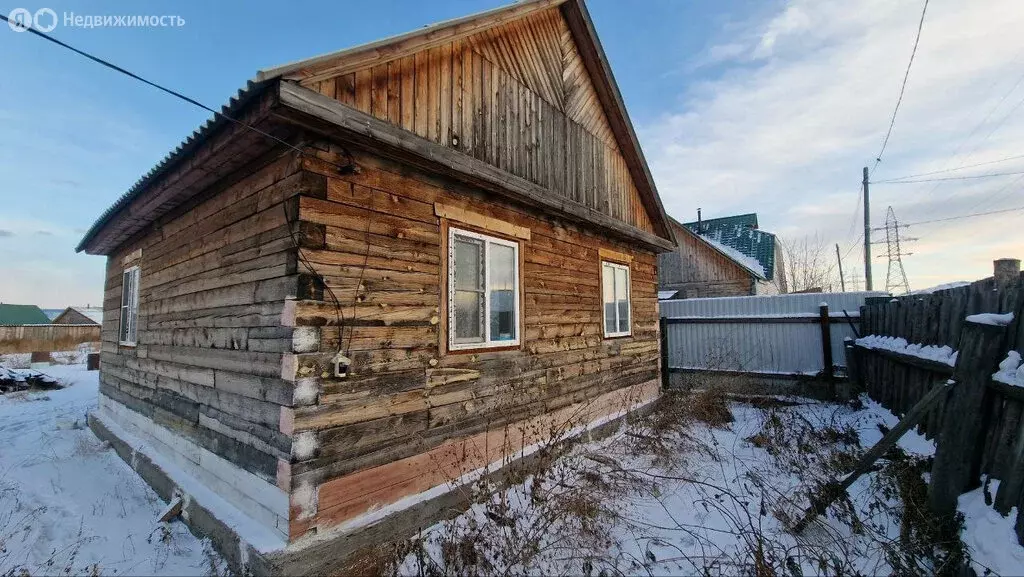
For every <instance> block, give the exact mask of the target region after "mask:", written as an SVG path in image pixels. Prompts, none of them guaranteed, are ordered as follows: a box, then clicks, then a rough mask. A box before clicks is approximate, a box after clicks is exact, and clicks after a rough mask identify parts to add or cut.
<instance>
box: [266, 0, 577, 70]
mask: <svg viewBox="0 0 1024 577" xmlns="http://www.w3.org/2000/svg"><path fill="white" fill-rule="evenodd" d="M563 2H565V0H537V1H535V2H524V3H520V4H516V5H510V6H505V7H502V8H500V9H497V10H489V11H487V12H484V13H480V14H475V15H472V16H469V17H465V18H459V19H456V20H452V21H449V22H444V23H441V24H439V25H435V26H428V27H426V28H424V29H421V30H416V31H413V32H409V33H407V34H403V35H401V36H398V37H392V38H387V39H384V40H381V41H377V42H372V43H369V44H364V45H361V46H358V47H356V48H354V49H349V50H343V51H340V52H336V53H333V54H328V55H324V56H318V57H316V58H311V59H307V60H304V61H302V62H299V63H297V64H289V65H285V66H281V67H278V68H274V69H270V70H265V71H261V72H260V77H261V78H273V77H276V76H283V77H285V78H289V79H295V80H300V81H302V82H303V83H307V84H309V83H315V82H319V81H320V80H323V79H324V78H327V77H332V76H336V75H338V74H341V73H344V72H352V71H353V70H356V69H361V68H364V67H367V66H373V65H376V64H379V63H382V62H387V61H389V60H393V59H395V58H401V57H404V56H409V55H411V54H414V53H419V52H421V51H424V50H429V49H431V48H433V47H435V46H439V45H441V44H446V43H449V42H452V41H455V40H459V39H462V38H466V37H467V36H470V35H473V34H476V33H478V32H480V31H482V30H487V29H488V28H492V27H494V26H499V25H501V24H502V23H505V22H510V21H513V20H517V19H519V18H522V17H524V16H527V15H529V14H532V13H535V12H539V11H542V10H546V9H548V8H552V7H555V6H558V5H559V4H562V3H563Z"/></svg>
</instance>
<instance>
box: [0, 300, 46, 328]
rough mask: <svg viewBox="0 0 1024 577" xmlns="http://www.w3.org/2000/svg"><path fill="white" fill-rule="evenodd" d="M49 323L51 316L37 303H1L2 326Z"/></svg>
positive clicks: (0, 316) (0, 321)
mask: <svg viewBox="0 0 1024 577" xmlns="http://www.w3.org/2000/svg"><path fill="white" fill-rule="evenodd" d="M48 324H50V317H48V316H46V313H44V312H43V309H41V308H39V307H37V306H36V305H8V304H0V326H10V325H48Z"/></svg>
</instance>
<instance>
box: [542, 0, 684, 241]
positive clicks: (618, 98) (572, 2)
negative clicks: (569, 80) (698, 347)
mask: <svg viewBox="0 0 1024 577" xmlns="http://www.w3.org/2000/svg"><path fill="white" fill-rule="evenodd" d="M561 9H562V15H563V17H565V19H566V21H567V23H569V31H570V33H571V34H572V36H573V39H574V40H575V41H576V43H577V46H579V45H580V44H581V42H585V43H586V44H588V45H589V47H590V48H592V49H593V50H594V53H595V56H596V67H597V70H596V71H591V70H589V66H588V59H587V58H585V57H584V59H583V61H584V67H585V68H588V74H589V75H590V77H591V80H592V81H594V82H601V83H603V84H604V85H605V88H606V90H607V93H608V97H609V98H610V100H611V102H608V103H604V102H602V103H601V104H602V108H604V109H605V114H608V115H609V117H618V118H617V120H618V121H619V123H620V124H621V126H622V127H623V129H624V130H625V134H624V135H623V137H624V138H623V137H619V138H620V140H625V141H626V142H627V143H628V144H629V148H630V150H631V152H632V153H633V154H634V155H635V156H636V161H637V163H638V164H639V167H638V168H639V171H640V175H639V176H640V179H642V180H643V181H644V182H646V184H647V187H648V189H649V192H650V196H651V199H650V200H651V203H652V204H653V206H650V207H647V206H645V208H647V210H648V212H649V213H653V214H650V215H649V216H651V217H652V218H651V220H652V221H655V220H657V221H658V222H654V223H653V224H654V225H655V227H656V228H659V227H660V228H661V229H662V230H663V232H664V238H665V239H667V240H669V241H671V242H672V243H675V242H676V240H675V233H674V232H673V231H672V226H671V223H670V222H669V216H668V213H667V212H666V211H665V206H664V204H663V203H662V202H661V195H660V194H659V193H658V187H657V185H656V184H655V182H654V176H653V175H652V174H651V168H650V166H649V165H648V164H647V157H646V156H645V155H644V151H643V147H641V146H640V139H639V138H637V135H636V129H635V128H634V127H633V120H632V119H631V118H630V116H629V112H628V110H627V109H626V103H625V101H624V100H623V98H622V92H621V91H620V90H619V85H618V83H617V82H616V81H615V74H614V73H613V72H612V67H611V63H610V62H608V55H607V54H606V53H605V51H604V47H603V46H602V45H601V39H600V38H599V37H598V35H597V28H596V27H595V26H594V21H593V19H592V18H591V17H590V11H589V10H587V6H586V3H585V2H584V1H583V0H567V1H566V2H565V3H564V4H563V5H562V6H561ZM574 11H575V14H574V13H573V12H574ZM574 17H578V18H579V19H580V21H581V22H580V23H581V24H582V30H581V32H582V33H583V36H584V38H580V37H579V35H578V34H577V33H576V31H575V30H574V27H573V26H572V18H574ZM598 100H599V101H601V100H603V99H602V98H601V91H598ZM612 130H613V132H614V130H615V129H614V123H613V129H612ZM645 204H646V203H645Z"/></svg>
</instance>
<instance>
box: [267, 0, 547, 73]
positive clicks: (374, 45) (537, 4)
mask: <svg viewBox="0 0 1024 577" xmlns="http://www.w3.org/2000/svg"><path fill="white" fill-rule="evenodd" d="M566 1H567V0H521V1H517V2H513V3H512V4H505V5H503V6H498V7H496V8H491V9H489V10H484V11H482V12H476V13H474V14H469V15H466V16H460V17H458V18H451V19H449V20H442V21H440V22H435V23H434V24H429V25H427V26H424V27H422V28H419V29H417V30H410V31H409V32H404V33H402V34H396V35H394V36H388V37H386V38H381V39H379V40H374V41H372V42H367V43H363V44H358V45H356V46H350V47H348V48H342V49H341V50H335V51H332V52H327V53H324V54H320V55H317V56H312V57H309V58H303V59H301V60H294V61H292V62H288V63H285V64H281V65H278V66H273V67H271V68H267V69H265V70H260V71H259V72H257V73H256V80H257V81H261V82H262V81H266V80H271V79H274V78H279V77H283V76H287V75H289V74H292V73H294V72H297V71H300V70H302V69H304V68H310V67H314V66H317V65H320V64H324V63H326V62H330V61H331V60H336V59H338V58H344V57H346V56H354V55H357V54H362V53H367V54H372V53H374V52H376V51H377V50H378V49H380V48H384V47H387V46H391V45H393V44H396V43H400V42H405V41H408V40H412V39H415V38H419V37H424V36H431V35H437V34H438V32H440V31H442V30H445V29H448V28H455V27H459V26H462V25H464V24H471V23H473V22H474V21H476V20H481V19H485V18H488V17H492V16H498V15H501V14H504V13H506V12H521V14H516V15H515V16H514V17H513V19H519V18H521V17H523V16H526V15H528V14H530V13H532V12H534V11H535V10H543V9H546V8H554V7H556V6H559V5H561V4H563V3H564V2H566ZM474 31H475V30H466V31H463V32H462V33H455V34H454V35H453V36H455V35H457V36H461V35H463V34H472V33H473V32H474ZM444 39H445V40H449V39H450V38H448V37H444ZM391 57H392V56H391V55H387V58H388V59H390V58H391Z"/></svg>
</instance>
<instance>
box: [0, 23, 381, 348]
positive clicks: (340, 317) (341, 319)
mask: <svg viewBox="0 0 1024 577" xmlns="http://www.w3.org/2000/svg"><path fill="white" fill-rule="evenodd" d="M0 19H2V20H3V21H4V22H7V23H10V19H9V18H8V17H7V16H5V15H3V14H0ZM24 31H26V32H30V33H32V34H35V35H36V36H38V37H40V38H42V39H44V40H47V41H49V42H52V43H53V44H56V45H57V46H60V47H62V48H65V49H67V50H70V51H72V52H74V53H75V54H78V55H79V56H82V57H84V58H86V59H88V60H91V61H93V62H95V63H97V64H99V65H101V66H104V67H106V68H109V69H111V70H114V71H115V72H119V73H121V74H124V75H125V76H128V77H129V78H132V79H134V80H137V81H139V82H142V83H143V84H146V85H148V86H151V87H153V88H156V89H157V90H160V91H161V92H165V93H167V94H170V95H171V96H174V97H175V98H178V99H180V100H183V101H185V102H187V103H189V104H191V105H193V106H196V107H199V108H201V109H203V110H205V111H207V112H211V113H213V115H214V116H215V117H217V118H223V119H224V120H227V121H229V122H231V123H233V124H236V125H238V126H241V127H243V128H245V129H247V130H251V131H253V132H255V133H257V134H259V135H261V136H264V137H266V138H269V139H271V140H273V141H274V142H276V143H278V144H281V145H283V146H285V147H287V148H289V149H291V150H293V151H294V152H296V153H297V154H299V155H301V156H305V157H307V158H312V159H315V160H318V161H320V162H323V163H325V164H328V165H331V166H334V167H335V168H337V169H338V170H339V171H342V172H347V171H349V170H351V168H352V166H351V164H350V165H347V166H342V165H340V164H337V163H334V162H331V161H329V160H327V159H323V158H319V157H316V156H310V155H309V153H307V152H306V151H305V150H302V149H301V148H299V147H297V146H295V145H294V144H292V143H290V142H287V141H285V140H282V139H281V138H278V137H277V136H274V135H273V134H270V133H268V132H264V131H262V130H260V129H259V128H256V127H255V126H252V125H250V124H248V123H246V122H243V121H241V120H238V119H236V118H233V117H231V116H229V115H227V114H224V113H223V112H220V111H218V110H215V109H213V108H211V107H209V106H207V105H205V104H203V103H202V102H199V101H198V100H196V99H194V98H190V97H188V96H185V95H184V94H182V93H180V92H178V91H176V90H173V89H170V88H167V87H165V86H162V85H160V84H157V83H156V82H153V81H150V80H147V79H145V78H143V77H142V76H139V75H138V74H135V73H134V72H131V71H129V70H126V69H124V68H122V67H120V66H118V65H116V64H114V63H112V62H109V61H107V60H104V59H103V58H100V57H98V56H93V55H92V54H89V53H88V52H85V51H82V50H79V49H78V48H75V47H74V46H71V45H70V44H67V43H65V42H62V41H60V40H58V39H56V38H54V37H53V36H50V35H48V34H45V33H43V32H40V31H38V30H36V29H35V28H32V27H28V28H25V29H24ZM282 208H284V214H285V219H286V220H289V218H290V216H289V214H288V206H287V203H284V204H282ZM368 214H369V215H372V214H373V212H372V211H369V213H368ZM296 216H297V215H296ZM369 218H372V217H370V216H368V219H369ZM369 227H370V223H369V221H368V222H367V232H369ZM289 236H290V237H291V241H292V244H293V245H294V247H295V249H296V252H297V256H298V258H299V260H300V261H302V264H304V265H305V266H306V268H307V269H308V270H309V271H310V272H313V273H315V272H316V269H314V268H313V266H312V265H311V264H310V263H309V261H308V260H307V259H306V258H305V255H304V254H303V251H302V247H301V246H300V244H299V242H298V240H297V239H296V238H295V235H294V232H293V231H292V230H291V227H289ZM369 253H370V242H369V236H368V235H367V241H366V254H367V260H368V259H369ZM365 267H366V264H365V262H364V265H363V270H364V271H365ZM362 274H363V272H362V271H361V272H360V279H362ZM361 283H362V281H361V280H360V284H361ZM321 285H322V286H323V287H324V289H325V291H326V292H327V294H328V295H329V296H330V297H331V300H332V301H334V309H335V316H336V321H337V323H338V351H339V352H341V351H342V349H343V347H344V340H343V333H342V331H343V325H344V324H345V313H344V311H343V310H342V306H341V301H339V300H338V297H337V295H335V293H334V290H333V289H332V288H331V287H330V286H329V285H328V284H327V283H325V282H323V281H321ZM354 292H355V295H354V296H353V308H354V307H355V302H356V301H357V299H358V297H359V287H358V286H357V287H356V289H355V291H354ZM351 331H354V328H352V329H350V335H349V346H351V344H352V335H351Z"/></svg>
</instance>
